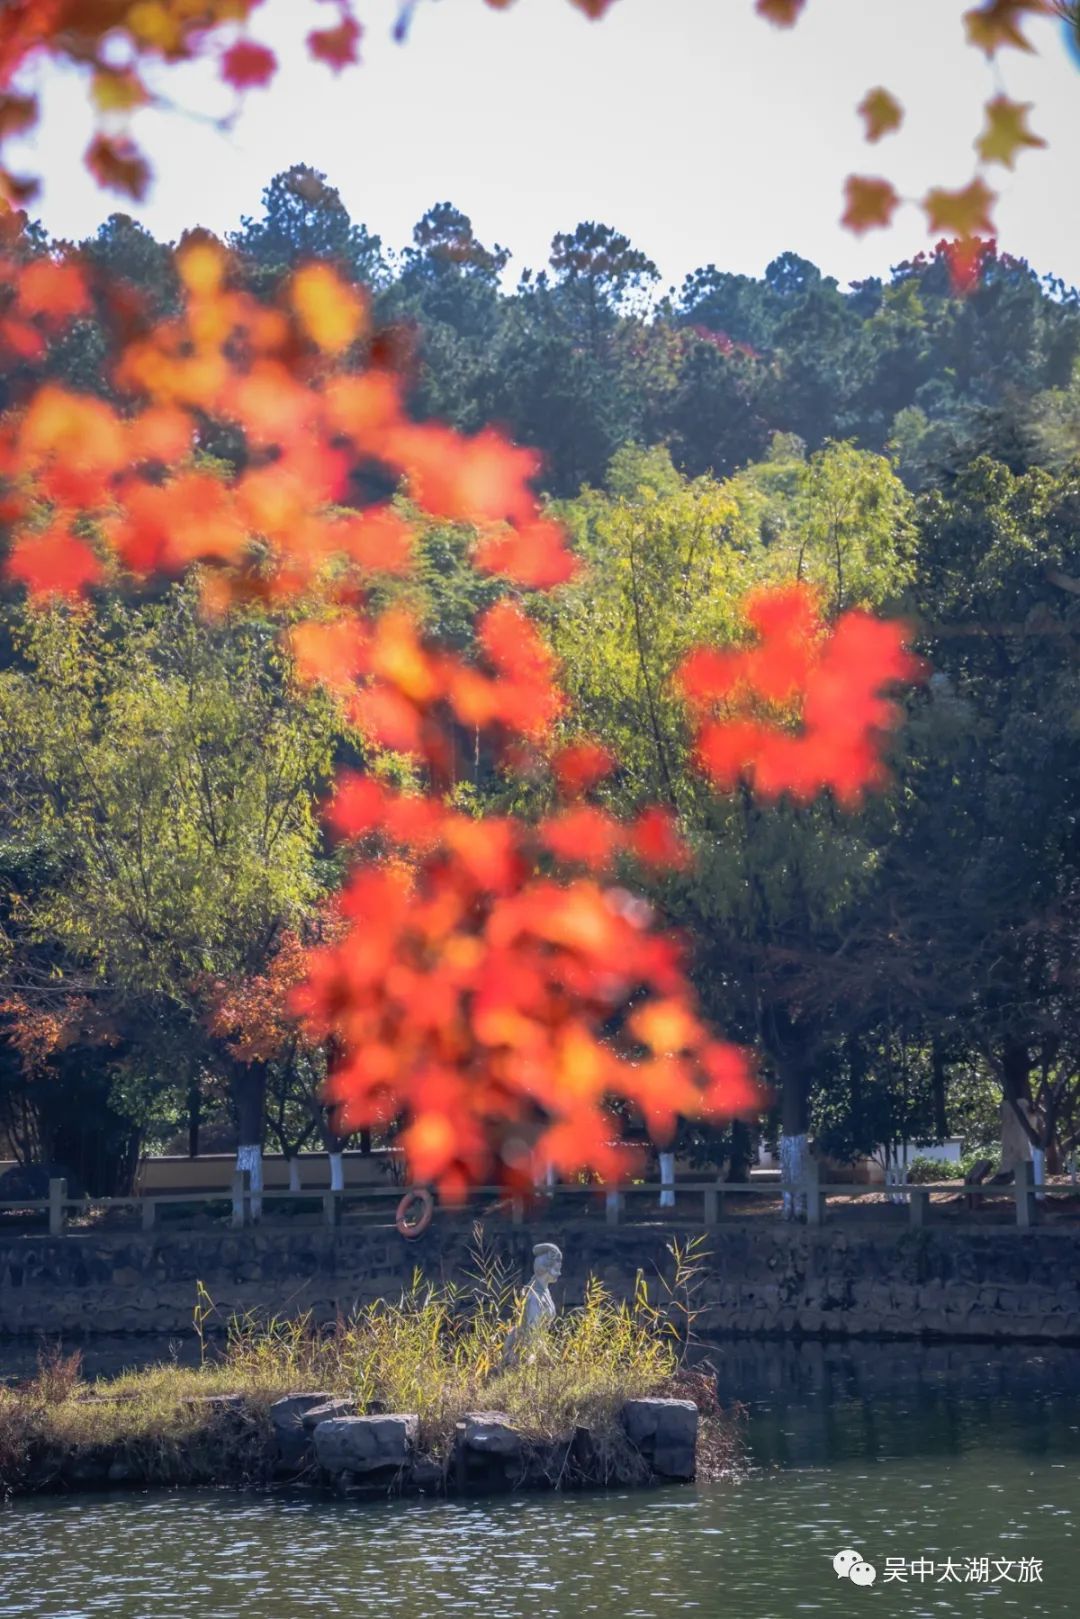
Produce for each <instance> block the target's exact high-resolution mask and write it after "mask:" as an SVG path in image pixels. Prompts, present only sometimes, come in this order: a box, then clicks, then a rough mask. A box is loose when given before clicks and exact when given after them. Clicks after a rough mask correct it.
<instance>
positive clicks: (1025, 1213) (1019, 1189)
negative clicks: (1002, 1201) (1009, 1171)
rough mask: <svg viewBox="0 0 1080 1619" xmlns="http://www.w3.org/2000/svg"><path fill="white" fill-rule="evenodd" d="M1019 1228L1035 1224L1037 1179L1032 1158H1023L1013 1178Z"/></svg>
mask: <svg viewBox="0 0 1080 1619" xmlns="http://www.w3.org/2000/svg"><path fill="white" fill-rule="evenodd" d="M1013 1181H1014V1195H1015V1197H1016V1223H1017V1225H1018V1226H1023V1227H1026V1226H1033V1225H1034V1224H1035V1177H1034V1175H1033V1173H1032V1163H1031V1159H1030V1158H1021V1160H1020V1162H1019V1163H1018V1164H1017V1166H1016V1171H1015V1173H1014V1176H1013Z"/></svg>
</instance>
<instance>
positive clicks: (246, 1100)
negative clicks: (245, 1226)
mask: <svg viewBox="0 0 1080 1619" xmlns="http://www.w3.org/2000/svg"><path fill="white" fill-rule="evenodd" d="M232 1093H233V1107H234V1109H235V1110H236V1133H237V1139H238V1142H239V1145H238V1146H237V1149H236V1167H237V1169H238V1170H243V1169H246V1170H247V1171H248V1173H249V1174H250V1176H251V1218H252V1219H253V1220H261V1219H262V1189H263V1173H262V1157H263V1141H264V1140H265V1135H266V1065H265V1064H264V1063H261V1062H246V1063H235V1064H234V1066H233V1071H232Z"/></svg>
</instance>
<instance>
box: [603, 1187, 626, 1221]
mask: <svg viewBox="0 0 1080 1619" xmlns="http://www.w3.org/2000/svg"><path fill="white" fill-rule="evenodd" d="M622 1200H623V1199H622V1193H621V1192H619V1191H611V1192H608V1193H607V1195H606V1197H605V1198H604V1218H605V1220H606V1221H607V1223H608V1225H618V1223H619V1216H620V1214H621V1212H622Z"/></svg>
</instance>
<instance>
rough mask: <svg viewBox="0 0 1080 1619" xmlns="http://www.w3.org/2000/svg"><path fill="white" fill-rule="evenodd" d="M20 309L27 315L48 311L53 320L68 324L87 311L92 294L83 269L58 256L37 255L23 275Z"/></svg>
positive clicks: (19, 294) (20, 281) (49, 319)
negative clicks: (50, 257) (63, 261)
mask: <svg viewBox="0 0 1080 1619" xmlns="http://www.w3.org/2000/svg"><path fill="white" fill-rule="evenodd" d="M17 296H18V304H19V309H20V310H21V311H22V313H23V314H25V315H44V316H45V317H46V318H47V320H48V321H49V322H50V323H53V322H55V323H57V324H64V323H65V322H67V321H70V320H72V319H73V318H74V317H75V316H76V315H85V314H86V313H87V312H88V311H89V308H90V297H89V293H88V292H87V287H86V280H85V278H84V276H83V274H82V271H81V270H80V269H79V268H78V266H77V265H75V264H63V263H59V262H57V260H56V259H35V260H34V261H33V262H32V263H31V264H28V265H27V266H26V267H25V269H24V270H23V271H22V272H21V274H20V275H19V280H18V294H17Z"/></svg>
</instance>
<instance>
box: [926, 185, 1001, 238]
mask: <svg viewBox="0 0 1080 1619" xmlns="http://www.w3.org/2000/svg"><path fill="white" fill-rule="evenodd" d="M996 201H997V194H996V193H995V192H993V191H991V190H990V187H989V186H988V185H987V184H986V182H985V181H984V180H982V179H981V178H979V176H976V177H975V179H974V180H972V181H971V183H970V184H969V185H966V186H963V187H962V188H961V189H960V190H959V191H947V190H945V189H944V187H942V186H935V187H933V189H932V190H930V191H928V192H927V193H926V196H925V197H924V198H923V200H922V205H921V206H922V208H923V210H924V212H925V214H926V218H927V223H928V225H929V227H930V229H931V230H932V231H935V232H936V231H943V232H945V233H946V234H947V235H949V236H963V237H968V236H979V235H985V236H992V235H993V232H994V222H993V220H992V218H991V217H990V210H991V209H992V207H993V205H994V203H995V202H996Z"/></svg>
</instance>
